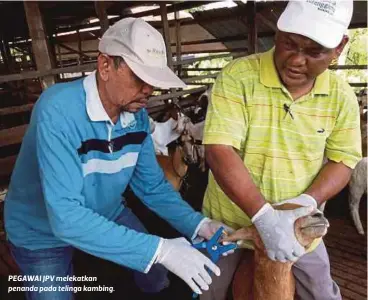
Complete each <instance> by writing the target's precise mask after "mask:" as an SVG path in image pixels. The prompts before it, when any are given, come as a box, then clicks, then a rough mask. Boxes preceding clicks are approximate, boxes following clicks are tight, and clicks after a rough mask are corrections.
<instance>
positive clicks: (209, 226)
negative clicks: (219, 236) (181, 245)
mask: <svg viewBox="0 0 368 300" xmlns="http://www.w3.org/2000/svg"><path fill="white" fill-rule="evenodd" d="M221 226H222V227H224V229H225V231H226V233H229V234H230V233H232V232H234V229H232V228H231V227H229V226H227V225H225V224H224V223H221V222H219V221H215V220H211V219H209V218H204V220H203V221H202V223H201V224H200V227H199V230H198V235H199V236H200V237H203V238H204V239H206V240H209V239H210V238H211V237H212V236H213V235H214V234H215V233H216V231H217V230H218V229H219V228H220V227H221Z"/></svg>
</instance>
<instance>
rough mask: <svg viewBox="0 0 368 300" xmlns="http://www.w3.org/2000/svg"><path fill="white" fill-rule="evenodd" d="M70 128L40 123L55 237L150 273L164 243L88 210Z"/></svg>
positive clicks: (43, 180)
mask: <svg viewBox="0 0 368 300" xmlns="http://www.w3.org/2000/svg"><path fill="white" fill-rule="evenodd" d="M65 123H66V122H64V123H62V122H58V123H54V121H41V122H39V123H38V124H37V135H36V139H37V157H38V163H39V168H40V179H41V185H42V189H43V193H44V198H45V205H46V209H47V214H48V218H49V222H50V226H51V229H52V231H53V233H54V234H55V236H56V237H58V238H59V239H61V240H62V241H64V242H66V243H68V244H70V245H72V246H74V247H76V248H79V249H81V250H82V251H85V252H87V253H90V254H92V255H94V256H98V257H101V258H103V259H107V260H110V261H113V262H115V263H117V264H120V265H123V266H126V267H129V268H131V269H135V270H138V271H141V272H148V270H149V268H150V266H151V264H152V259H153V258H154V256H155V255H156V250H157V248H158V246H159V243H160V238H159V237H157V236H154V235H149V234H145V233H139V232H136V231H134V230H131V229H128V228H127V227H125V226H121V225H118V224H116V223H115V222H112V221H109V220H108V219H106V218H105V217H103V216H101V215H99V214H97V213H96V212H94V211H93V210H91V209H89V208H88V207H86V206H85V198H84V196H83V194H82V189H83V174H82V167H81V162H80V158H79V156H78V154H77V151H76V149H75V147H73V146H72V143H71V140H70V138H69V136H68V135H67V134H66V132H68V131H67V130H66V129H64V130H63V124H65ZM101 200H103V199H101Z"/></svg>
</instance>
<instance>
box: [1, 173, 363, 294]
mask: <svg viewBox="0 0 368 300" xmlns="http://www.w3.org/2000/svg"><path fill="white" fill-rule="evenodd" d="M206 184H207V174H203V173H201V172H199V171H197V170H196V169H192V170H191V172H190V177H189V180H188V186H187V187H186V188H185V187H184V191H183V196H184V198H185V199H186V200H187V201H188V202H189V203H190V204H191V205H192V206H193V207H194V208H195V209H197V210H199V209H200V207H201V201H202V197H203V193H204V189H205V186H206ZM129 206H130V207H131V208H132V209H133V211H134V212H135V213H136V214H137V215H138V216H139V217H140V219H141V220H144V223H145V225H146V227H147V228H148V230H149V231H150V232H151V233H154V234H158V235H160V236H163V237H167V238H171V237H177V236H179V233H178V232H176V231H175V230H174V229H173V228H171V227H170V226H169V225H168V224H167V223H166V222H165V221H163V220H161V219H159V218H158V217H157V216H155V215H154V214H153V213H151V212H150V211H148V210H147V209H146V208H145V207H144V206H143V205H142V204H141V203H140V202H139V201H137V199H135V198H134V196H131V195H130V196H129ZM360 211H361V217H362V221H363V223H364V227H365V229H367V228H366V223H367V222H366V221H367V203H366V200H365V199H364V200H362V203H361V209H360ZM325 215H326V216H327V217H328V219H329V221H330V224H331V226H330V228H329V232H328V234H327V236H326V238H325V243H326V245H327V248H328V252H329V254H330V259H331V272H332V276H333V278H334V279H335V280H336V281H337V283H338V284H339V286H340V288H341V291H342V294H343V299H347V300H361V299H362V300H363V299H367V241H366V235H365V236H361V235H359V234H358V233H357V232H356V230H355V227H354V226H353V224H352V221H351V219H350V215H349V207H348V202H347V192H346V190H344V191H343V192H342V193H340V195H339V196H338V197H336V199H333V200H332V201H330V202H329V203H328V205H327V207H326V212H325ZM74 267H75V274H76V275H77V276H82V275H87V276H97V277H98V282H97V283H96V282H94V283H93V285H94V286H96V285H105V286H113V287H114V289H115V292H114V293H112V294H109V293H98V292H95V293H88V292H84V293H78V294H77V296H76V300H94V299H96V300H97V299H98V300H100V299H119V300H130V299H139V300H145V299H147V300H149V299H151V300H189V299H192V292H191V291H190V289H189V288H188V287H187V286H186V284H185V283H184V282H182V281H181V280H179V279H178V278H177V277H176V276H174V275H171V276H170V279H171V285H170V287H169V288H167V289H166V290H165V291H163V292H161V293H160V294H157V295H155V296H149V295H143V294H142V293H140V292H139V291H138V290H137V288H136V287H135V286H134V283H133V280H132V278H131V273H130V272H128V271H127V270H125V269H124V268H121V267H120V266H118V265H116V264H113V263H110V262H107V261H103V260H101V259H98V258H96V257H92V256H90V255H87V254H84V253H81V252H76V254H75V258H74ZM83 284H85V283H83ZM7 286H8V280H7V277H6V276H2V277H0V299H2V300H3V299H4V300H5V299H12V300H18V299H19V300H20V299H24V298H23V295H22V294H21V293H16V294H15V293H13V294H11V295H9V294H7ZM50 300H52V299H50Z"/></svg>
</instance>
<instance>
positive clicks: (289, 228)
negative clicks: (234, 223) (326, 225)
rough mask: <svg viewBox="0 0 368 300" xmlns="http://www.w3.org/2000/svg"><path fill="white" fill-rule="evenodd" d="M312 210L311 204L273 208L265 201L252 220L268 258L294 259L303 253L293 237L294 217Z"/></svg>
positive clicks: (284, 260) (282, 260) (296, 217)
mask: <svg viewBox="0 0 368 300" xmlns="http://www.w3.org/2000/svg"><path fill="white" fill-rule="evenodd" d="M312 211H314V208H313V206H307V207H300V208H297V209H293V210H275V209H274V208H273V207H272V206H271V205H270V204H269V203H266V204H265V205H263V206H262V208H261V209H260V210H259V211H258V212H257V213H256V214H255V215H254V216H253V218H252V222H253V224H254V225H255V226H256V228H257V230H258V233H259V235H260V237H261V239H262V241H263V244H264V246H265V248H266V251H267V255H268V257H269V258H270V259H272V260H278V261H281V262H286V261H296V260H297V259H298V258H299V257H300V256H301V255H303V254H304V253H305V249H304V247H303V246H302V245H300V244H299V242H298V241H297V239H296V237H295V233H294V223H295V220H296V219H299V218H300V217H303V216H306V215H308V214H310V213H311V212H312Z"/></svg>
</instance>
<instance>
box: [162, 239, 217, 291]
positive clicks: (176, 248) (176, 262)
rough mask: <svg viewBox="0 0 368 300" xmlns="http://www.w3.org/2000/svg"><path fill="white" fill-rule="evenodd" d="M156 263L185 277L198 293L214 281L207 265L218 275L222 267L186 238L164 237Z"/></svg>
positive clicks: (182, 277) (206, 288)
mask: <svg viewBox="0 0 368 300" xmlns="http://www.w3.org/2000/svg"><path fill="white" fill-rule="evenodd" d="M155 263H158V264H162V265H163V266H164V267H165V268H166V269H168V270H169V271H171V272H173V273H174V274H175V275H177V276H178V277H180V278H181V279H183V280H184V281H185V282H186V283H187V284H188V285H189V286H190V288H191V289H192V290H193V291H194V292H195V293H197V294H202V291H201V289H202V290H205V291H207V290H208V289H209V285H210V284H211V282H212V279H211V276H210V275H209V273H208V271H207V270H206V268H205V267H207V268H208V269H209V270H210V271H212V272H213V273H214V274H216V275H217V276H220V269H219V267H217V266H216V265H215V264H214V263H213V262H212V261H211V260H210V259H209V258H207V257H206V256H205V255H203V254H202V253H201V252H199V251H198V250H197V249H195V248H194V247H192V246H191V244H190V243H189V242H188V241H187V240H186V239H185V238H177V239H164V240H163V243H162V245H161V248H160V249H159V252H158V255H157V259H156V261H155Z"/></svg>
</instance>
